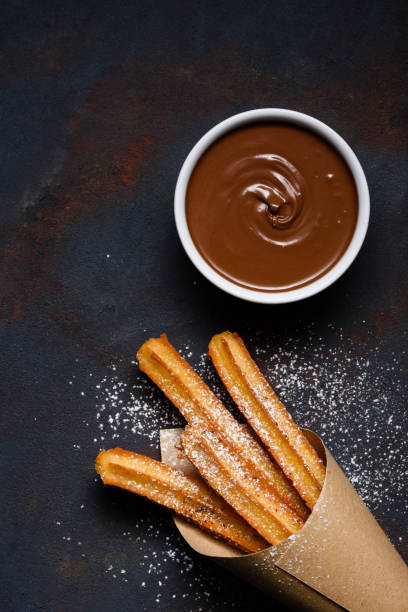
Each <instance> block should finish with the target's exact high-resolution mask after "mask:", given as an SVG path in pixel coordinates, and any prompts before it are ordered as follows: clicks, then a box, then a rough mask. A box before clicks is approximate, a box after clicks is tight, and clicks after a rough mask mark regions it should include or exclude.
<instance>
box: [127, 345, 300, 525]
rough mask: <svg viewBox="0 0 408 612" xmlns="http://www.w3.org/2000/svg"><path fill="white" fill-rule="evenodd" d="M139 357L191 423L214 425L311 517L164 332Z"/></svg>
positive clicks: (288, 500) (293, 504) (272, 484)
mask: <svg viewBox="0 0 408 612" xmlns="http://www.w3.org/2000/svg"><path fill="white" fill-rule="evenodd" d="M137 356H138V359H139V366H140V369H141V370H142V371H143V372H145V373H146V374H147V375H148V376H150V378H151V379H152V380H153V381H154V382H155V383H156V384H157V385H158V386H159V387H160V388H161V389H162V391H163V392H164V393H165V395H166V396H167V397H168V398H169V399H170V400H171V401H172V402H173V403H174V404H175V406H176V407H177V408H178V409H179V410H180V412H181V413H182V414H183V416H184V417H185V418H186V420H187V421H188V422H189V423H190V424H192V425H198V426H201V427H205V428H211V429H213V430H214V431H216V432H217V433H218V434H219V435H220V436H221V437H222V438H223V439H225V440H228V442H229V444H230V445H231V446H232V447H233V449H234V450H235V452H236V453H237V454H241V455H245V461H246V462H247V463H248V464H249V465H250V467H251V470H252V471H253V472H254V473H255V474H257V475H258V476H259V477H260V478H263V479H265V480H266V481H267V482H268V484H269V486H270V487H272V488H273V489H274V490H275V492H276V494H277V495H279V497H280V498H281V499H282V500H283V501H284V502H285V503H286V504H287V505H288V506H290V507H291V508H292V509H293V510H294V511H295V512H296V513H297V514H298V515H299V516H300V517H301V518H302V519H303V520H305V519H306V518H307V516H308V514H309V512H308V510H307V508H306V507H305V505H304V503H303V501H302V500H301V499H300V497H299V495H298V493H297V492H296V490H295V489H294V488H293V486H292V484H291V483H290V482H288V480H287V479H286V478H285V476H284V474H283V473H282V470H281V469H280V468H279V466H277V465H276V464H275V463H273V462H272V461H271V459H270V458H269V457H268V456H267V454H266V453H265V452H264V450H263V448H262V447H261V446H260V445H259V443H258V442H257V441H256V440H255V439H254V438H253V436H251V434H250V433H249V432H248V431H247V430H245V429H244V428H242V426H241V425H240V424H239V423H238V422H237V421H236V420H235V419H234V417H233V416H232V415H231V414H230V412H229V411H228V410H227V409H226V408H225V406H224V405H223V404H222V402H221V401H220V400H219V399H218V398H217V397H216V396H215V395H214V393H213V392H212V391H211V390H210V389H209V388H208V387H207V385H206V384H205V383H204V382H203V381H202V380H201V378H200V377H199V376H198V375H197V374H196V372H194V370H193V369H192V368H191V366H190V365H189V364H188V363H187V362H186V361H185V360H184V359H183V358H182V357H181V355H180V354H179V353H178V352H177V351H176V350H175V348H174V347H173V346H172V345H171V344H170V343H169V341H168V339H167V337H166V336H165V335H164V334H163V335H162V336H161V337H160V338H151V339H150V340H148V341H147V342H145V344H144V345H143V346H142V347H141V349H140V350H139V351H138V354H137Z"/></svg>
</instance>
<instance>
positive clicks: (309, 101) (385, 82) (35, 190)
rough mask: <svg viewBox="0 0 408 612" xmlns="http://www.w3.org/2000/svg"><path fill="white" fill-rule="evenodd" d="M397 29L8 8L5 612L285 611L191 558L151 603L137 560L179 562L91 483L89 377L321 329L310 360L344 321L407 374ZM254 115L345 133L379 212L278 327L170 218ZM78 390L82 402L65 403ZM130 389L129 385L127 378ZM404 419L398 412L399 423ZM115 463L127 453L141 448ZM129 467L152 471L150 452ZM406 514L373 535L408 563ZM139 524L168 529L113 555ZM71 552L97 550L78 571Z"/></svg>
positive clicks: (400, 407) (332, 13)
mask: <svg viewBox="0 0 408 612" xmlns="http://www.w3.org/2000/svg"><path fill="white" fill-rule="evenodd" d="M406 31H407V8H406V3H405V2H394V3H388V2H375V3H372V2H366V1H363V2H359V3H355V2H342V3H328V2H312V3H306V2H299V1H285V2H283V1H282V2H276V1H272V2H256V3H252V4H250V3H248V2H241V1H236V2H206V3H199V4H197V3H190V2H189V3H187V2H177V3H171V2H165V1H159V2H155V3H150V2H116V3H114V2H91V1H84V2H81V3H77V2H17V1H11V2H8V3H6V4H4V6H2V8H1V24H0V41H1V42H0V49H1V61H0V83H1V87H0V153H1V164H0V173H1V180H0V202H1V206H0V223H1V225H0V235H1V248H2V251H1V258H2V262H1V268H0V275H1V279H0V292H1V300H0V304H1V320H2V326H1V331H0V334H1V347H2V350H1V356H0V366H1V368H0V371H1V374H2V386H1V389H2V395H3V397H2V401H1V413H2V420H1V425H2V443H1V453H2V455H3V457H2V471H1V478H2V506H3V509H2V520H1V525H2V527H3V528H4V533H3V536H2V545H1V555H2V558H1V574H2V579H1V582H2V588H1V591H2V592H1V594H0V602H1V606H0V607H1V609H2V610H5V611H10V612H11V611H14V612H20V611H21V612H22V611H24V612H26V611H27V612H28V611H32V612H34V611H36V612H39V611H47V612H48V611H58V612H62V611H70V610H89V611H91V610H95V611H96V610H98V611H106V612H113V611H114V610H123V611H124V612H125V611H132V612H133V611H139V610H156V609H157V610H169V611H170V610H192V611H194V612H198V611H200V610H202V611H203V612H204V611H205V612H210V611H211V612H216V611H219V610H224V609H231V608H234V609H236V610H240V611H244V610H251V609H253V607H254V601H256V606H257V609H258V610H265V611H266V610H280V609H283V608H280V607H279V606H278V605H277V604H276V605H275V604H274V603H273V602H271V601H270V600H268V599H267V598H265V597H264V596H263V595H262V594H260V593H258V592H255V591H253V590H252V589H251V588H250V587H248V586H247V585H242V584H240V583H239V582H238V581H237V580H235V579H234V578H233V577H232V576H229V575H228V574H226V573H224V572H222V571H221V570H220V569H217V568H216V567H213V566H212V565H209V564H206V563H204V562H203V561H201V560H200V559H198V558H197V557H196V556H193V562H194V566H193V569H192V570H191V571H189V572H185V573H183V574H181V573H180V571H179V566H177V565H176V564H174V563H173V564H171V565H169V568H168V572H167V573H168V579H167V581H166V584H167V585H168V586H167V587H166V588H161V589H160V592H161V596H160V598H159V602H157V601H156V596H157V589H156V585H155V584H154V581H153V579H152V580H150V582H148V584H147V587H146V588H144V589H143V588H141V587H140V584H141V582H142V581H143V580H145V579H146V575H147V569H146V567H145V566H141V565H140V563H141V560H142V559H143V555H144V554H146V555H150V554H151V551H152V550H155V551H159V552H160V551H165V550H166V548H167V547H169V546H172V547H174V546H178V547H179V550H181V551H182V552H183V551H185V552H187V547H185V546H184V544H183V543H182V542H181V541H180V539H179V538H178V536H177V534H176V533H175V531H174V528H173V527H172V525H171V520H170V518H169V516H168V515H167V514H166V513H164V512H163V511H162V510H160V509H157V508H155V507H152V505H151V504H149V503H147V502H144V501H140V500H135V499H133V498H131V497H130V496H126V495H124V494H121V493H116V492H104V491H103V490H102V487H101V486H100V485H99V483H96V482H95V481H94V473H93V468H92V466H93V462H94V458H95V453H96V446H95V445H94V444H91V440H92V431H91V432H90V429H91V430H92V428H94V427H96V425H94V413H95V405H94V401H93V399H92V398H93V397H94V395H92V393H93V389H94V386H93V384H92V381H91V380H90V379H89V372H93V373H94V376H95V377H96V378H99V379H100V378H102V377H103V376H104V374H105V372H106V367H107V365H108V364H110V363H111V362H118V361H120V360H121V359H122V360H123V361H124V363H125V364H130V361H131V359H132V358H133V356H134V354H135V352H136V350H137V348H138V347H139V346H140V345H141V344H142V342H144V340H145V339H146V338H147V337H149V336H151V335H157V334H159V333H162V332H163V331H166V332H167V333H168V334H169V336H170V338H171V339H172V340H173V341H174V343H175V344H176V345H177V346H183V345H185V344H186V343H189V344H190V346H191V347H192V349H193V350H194V352H195V354H196V355H197V354H200V353H202V352H203V351H204V350H205V348H206V346H207V344H208V341H209V339H210V337H211V335H212V334H213V333H215V332H217V331H221V330H222V329H224V328H230V329H236V330H239V331H240V333H241V335H243V336H244V337H246V336H251V335H253V334H255V333H256V332H261V333H262V336H263V337H268V338H274V341H275V343H276V344H277V346H283V345H284V344H285V342H286V339H287V337H288V336H290V335H291V333H292V332H293V330H294V329H296V330H297V331H296V333H297V335H298V337H299V334H300V338H301V337H302V329H305V330H306V329H307V326H308V324H309V323H312V322H313V323H314V324H315V336H316V341H317V339H318V337H319V335H322V336H323V337H324V339H325V341H326V342H327V343H329V344H330V342H333V343H335V340H334V339H332V338H331V337H330V336H329V334H328V331H327V324H328V323H330V322H333V323H334V324H335V325H336V326H337V327H339V328H342V329H343V330H344V334H345V336H346V337H347V338H352V339H353V341H354V342H355V344H356V346H359V345H360V344H361V355H362V356H363V355H364V354H365V351H366V346H367V342H371V343H374V344H375V343H381V345H382V347H383V349H382V350H383V355H384V358H386V357H387V355H391V354H392V353H393V352H395V353H396V354H397V355H399V359H400V363H401V371H403V368H404V367H405V366H406V356H405V354H403V353H402V351H403V350H404V349H405V346H406V345H405V339H406V335H405V327H406V320H407V319H406V314H407V311H406V297H407V280H406V254H407V226H406V220H407V206H406V205H407V173H406V168H407V161H408V160H407V151H406V142H407V110H406V109H407V106H406V105H407V96H406V89H405V88H404V84H405V82H406V74H407V59H408V52H407V43H406ZM264 106H271V107H274V106H275V107H284V108H292V109H295V110H300V111H303V112H306V113H310V114H312V115H314V116H316V117H318V118H319V119H321V120H323V121H325V122H326V123H328V124H329V125H331V126H332V127H333V128H334V129H336V130H337V131H339V132H340V133H341V134H342V135H343V136H344V138H345V139H346V140H347V141H348V142H349V144H350V145H351V146H352V147H353V149H354V150H355V152H356V153H357V155H358V157H359V158H360V160H361V162H362V165H363V167H364V169H365V171H366V174H367V178H368V182H369V186H370V191H371V196H372V206H373V214H372V221H371V224H370V228H369V232H368V236H367V240H366V242H365V244H364V247H363V249H362V251H361V254H360V256H359V257H358V259H357V261H356V262H355V263H354V265H353V266H352V267H351V269H350V270H349V271H348V272H347V273H346V274H345V275H344V277H343V278H342V279H340V280H339V281H338V282H337V283H336V284H335V285H334V286H333V287H332V288H330V289H328V290H327V291H326V292H325V293H324V294H322V295H320V296H316V297H315V298H313V299H310V300H309V301H306V302H303V303H299V304H292V305H289V306H285V307H279V308H268V307H262V306H259V305H255V304H245V303H241V302H239V301H237V300H235V299H233V298H231V297H229V296H227V295H224V294H222V293H221V292H220V291H218V290H217V289H215V288H214V287H212V286H210V285H209V284H208V283H207V282H206V281H205V280H204V279H203V278H201V277H200V276H199V274H198V273H197V272H196V270H195V269H194V268H193V267H192V265H191V264H190V263H189V261H188V259H187V257H186V256H185V254H184V252H183V251H182V248H181V246H180V244H179V242H178V239H177V235H176V230H175V226H174V222H173V212H172V198H173V191H174V186H175V181H176V178H177V173H178V170H179V168H180V166H181V164H182V161H183V159H184V158H185V156H186V155H187V153H188V151H189V150H190V148H191V147H192V145H193V144H194V143H195V141H196V140H197V139H198V138H199V137H200V136H201V135H202V134H203V133H204V132H205V131H206V130H207V129H209V128H210V127H211V126H212V125H214V124H215V123H217V122H218V121H219V120H221V119H224V118H226V117H227V116H229V115H232V114H234V113H236V112H240V111H243V110H247V109H250V108H257V107H264ZM107 253H108V254H110V258H107V257H106V254H107ZM363 321H364V322H365V323H364V325H363ZM367 329H369V330H370V334H369V337H368V335H367V332H366V331H365V330H367ZM304 333H305V335H306V331H305V332H304ZM73 376H75V377H76V379H75V380H76V381H80V382H78V383H77V384H76V385H72V386H70V385H68V384H67V382H68V381H69V380H71V379H72V377H73ZM137 376H139V375H138V374H137V371H136V369H135V367H134V366H133V367H131V366H130V365H123V367H122V369H121V377H122V379H125V380H133V379H134V378H135V377H137ZM78 385H80V388H81V389H82V390H83V392H84V396H81V395H80V394H79V393H78ZM406 399H407V398H404V397H397V398H395V403H394V404H393V406H392V409H393V410H396V411H404V410H405V409H406ZM387 410H391V408H390V405H388V408H387ZM387 416H388V415H385V417H384V418H386V417H387ZM84 421H87V422H89V423H90V425H89V427H88V428H87V427H85V426H84ZM164 425H165V424H164ZM306 425H307V424H306ZM400 433H401V437H400V438H396V440H395V444H396V445H397V447H398V444H401V442H402V440H403V436H406V430H402V431H401V432H400ZM356 435H357V434H356ZM74 444H78V445H79V446H80V449H79V450H74V449H73V445H74ZM119 444H121V445H122V446H124V447H129V448H134V439H133V438H132V436H131V434H130V433H129V434H128V437H127V438H126V437H125V438H124V439H120V440H119ZM137 450H139V451H140V452H147V453H152V450H151V448H150V447H149V446H148V445H147V444H146V448H138V449H137ZM333 452H334V454H336V448H334V449H333ZM379 452H380V449H379ZM390 481H391V483H392V475H390ZM391 486H392V485H391ZM82 504H84V505H85V509H84V510H83V509H80V506H81V505H82ZM405 506H406V503H405V504H400V505H398V504H396V505H395V508H394V509H393V512H392V514H391V515H389V514H388V515H387V517H386V520H385V519H384V517H383V515H382V513H381V510H378V511H377V514H376V516H377V518H379V519H380V520H382V519H384V520H383V523H384V526H385V528H386V529H387V532H388V533H389V535H390V537H391V539H392V541H393V543H394V544H395V545H396V546H398V547H399V550H400V552H401V553H402V554H403V555H404V556H405V558H407V557H408V548H407V547H408V544H407V532H406V527H405V531H404V532H401V531H400V530H401V529H403V527H402V517H403V516H404V510H405ZM135 515H137V516H138V518H139V519H140V518H145V519H146V520H147V519H148V518H149V517H151V516H152V515H153V516H154V517H155V518H156V519H157V522H158V524H159V526H161V528H160V531H159V532H158V533H156V534H153V535H152V536H151V537H150V536H149V537H148V538H147V541H146V543H145V544H138V545H137V546H136V545H135V544H134V543H132V542H131V541H130V540H129V541H128V540H126V538H123V536H122V534H123V532H126V531H128V530H130V529H132V532H134V517H135ZM57 521H59V522H61V523H62V525H63V530H62V531H61V529H59V528H58V525H57V524H56V522H57ZM393 525H397V527H398V526H399V527H398V528H395V529H394V530H393V527H392V526H393ZM62 535H63V536H72V537H73V538H74V539H75V541H82V540H84V542H85V540H86V542H87V548H86V551H84V552H85V553H86V557H82V556H81V554H80V553H79V552H78V550H77V549H76V548H75V547H74V546H72V545H69V544H68V543H67V541H65V540H63V539H62ZM165 535H169V536H170V544H169V543H168V542H167V541H166V540H165ZM401 536H402V538H401ZM400 538H401V539H400ZM123 555H125V557H123ZM112 559H114V560H115V561H116V563H118V562H119V561H120V559H126V567H127V568H132V573H131V575H128V579H129V581H128V582H127V583H126V582H124V581H123V580H119V579H117V580H113V579H112V577H111V576H110V575H109V572H108V573H105V569H106V567H107V565H108V564H109V563H110V560H112ZM219 584H221V585H222V588H221V589H219V588H218V586H217V585H219ZM173 594H176V595H177V596H178V597H176V598H173V597H172V595H173ZM182 595H184V598H182V599H181V597H182Z"/></svg>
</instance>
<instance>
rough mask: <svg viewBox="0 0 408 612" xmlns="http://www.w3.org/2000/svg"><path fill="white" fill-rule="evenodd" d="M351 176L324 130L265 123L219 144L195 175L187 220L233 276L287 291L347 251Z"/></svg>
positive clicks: (211, 259) (215, 261)
mask: <svg viewBox="0 0 408 612" xmlns="http://www.w3.org/2000/svg"><path fill="white" fill-rule="evenodd" d="M357 212H358V199H357V191H356V187H355V183H354V180H353V177H352V175H351V173H350V170H349V168H348V166H347V165H346V163H345V161H344V160H343V158H342V157H341V155H340V154H339V153H337V151H336V150H335V149H334V148H333V147H331V145H329V144H328V143H327V142H326V141H325V140H323V139H322V138H320V137H319V136H317V135H315V134H313V133H312V132H309V131H308V130H305V129H303V128H300V127H296V126H294V125H290V124H284V123H272V122H271V123H258V124H252V125H249V126H246V127H243V128H240V129H237V130H235V131H233V132H230V133H229V134H226V135H225V136H223V137H222V138H220V139H219V140H218V141H217V142H215V143H214V144H213V145H212V146H211V147H210V148H209V149H208V150H207V151H206V152H205V153H204V155H203V156H202V158H201V159H200V160H199V162H198V164H197V166H196V167H195V169H194V170H193V173H192V175H191V178H190V181H189V185H188V189H187V198H186V214H187V223H188V227H189V230H190V233H191V236H192V239H193V241H194V243H195V245H196V247H197V248H198V250H199V252H200V253H201V255H202V256H203V257H204V259H205V260H206V261H207V262H208V263H209V265H210V266H212V267H213V268H214V269H215V270H217V272H219V273H220V274H222V275H223V276H224V277H225V278H228V279H229V280H231V281H232V282H234V283H236V284H238V285H241V286H244V287H248V288H251V289H258V290H262V291H265V290H266V291H283V290H288V289H295V288H298V287H301V286H303V285H307V284H309V283H311V282H312V281H314V280H316V279H317V278H319V277H320V276H322V275H323V274H325V272H327V271H328V270H329V269H330V268H332V267H333V266H334V265H335V264H336V263H337V261H338V260H339V259H340V258H341V256H342V255H343V253H344V252H345V250H346V249H347V247H348V245H349V243H350V241H351V238H352V236H353V233H354V229H355V226H356V222H357Z"/></svg>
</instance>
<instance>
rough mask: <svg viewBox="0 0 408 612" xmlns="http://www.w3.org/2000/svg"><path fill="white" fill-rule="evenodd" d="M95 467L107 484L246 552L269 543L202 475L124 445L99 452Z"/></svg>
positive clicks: (255, 550)
mask: <svg viewBox="0 0 408 612" xmlns="http://www.w3.org/2000/svg"><path fill="white" fill-rule="evenodd" d="M95 469H96V471H97V472H98V474H100V476H101V478H102V480H103V482H104V484H106V485H114V486H116V487H120V488H122V489H127V490H128V491H131V492H133V493H137V494H138V495H142V496H144V497H148V498H149V499H151V500H152V501H154V502H156V503H158V504H161V505H162V506H166V507H167V508H170V509H171V510H173V511H174V512H176V513H177V514H180V515H181V516H183V517H185V518H186V519H188V520H189V521H191V522H194V523H196V524H198V525H199V526H200V527H201V528H202V529H204V530H206V531H209V532H210V533H212V534H213V535H215V536H217V537H220V538H223V539H225V540H227V541H228V542H229V543H230V544H232V545H233V546H235V547H236V548H239V549H240V550H242V551H244V552H257V551H259V550H263V549H264V548H265V547H266V546H267V543H266V541H265V540H263V539H262V538H261V537H260V536H259V535H258V534H257V533H255V532H254V530H253V529H252V528H251V527H250V526H249V525H247V523H245V521H243V520H242V519H241V517H239V516H238V515H237V514H236V512H235V511H234V510H233V509H232V508H230V507H229V506H228V505H227V504H226V503H224V501H223V500H222V499H221V498H220V497H218V495H217V494H215V493H214V492H213V491H211V489H209V487H208V486H207V485H206V484H205V482H203V481H201V479H199V478H194V477H192V476H187V475H186V474H184V473H183V472H180V471H179V470H176V469H174V468H172V467H170V466H168V465H166V464H164V463H161V462H160V461H155V460H154V459H151V458H150V457H145V456H144V455H138V454H136V453H132V452H130V451H126V450H123V449H121V448H114V449H111V450H108V451H102V452H101V453H99V455H98V457H97V459H96V464H95Z"/></svg>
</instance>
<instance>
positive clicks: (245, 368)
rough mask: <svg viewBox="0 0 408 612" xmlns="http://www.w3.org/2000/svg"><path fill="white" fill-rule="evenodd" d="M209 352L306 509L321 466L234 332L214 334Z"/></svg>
mask: <svg viewBox="0 0 408 612" xmlns="http://www.w3.org/2000/svg"><path fill="white" fill-rule="evenodd" d="M209 355H210V357H211V359H212V362H213V364H214V366H215V368H216V369H217V371H218V374H219V375H220V378H221V380H222V381H223V383H224V384H225V386H226V388H227V390H228V392H229V393H230V395H231V397H232V398H233V399H234V401H235V403H236V404H237V406H238V408H239V409H240V410H241V412H242V413H243V415H244V416H245V418H246V419H247V420H248V422H249V423H250V425H251V426H252V427H253V429H254V430H255V431H256V433H257V435H258V436H259V438H260V439H261V440H262V441H263V443H264V444H265V446H266V447H267V448H268V450H269V451H270V453H271V454H272V456H273V458H274V459H275V460H276V462H277V463H278V464H279V466H280V467H281V468H282V470H283V472H284V473H285V475H286V476H287V477H288V478H289V479H290V480H291V481H292V482H293V484H294V486H295V488H296V489H297V491H298V492H299V494H300V495H301V497H302V498H303V499H304V500H305V502H306V503H307V505H308V506H309V508H311V509H312V508H313V507H314V505H315V503H316V501H317V499H318V497H319V494H320V490H321V486H322V483H323V481H324V474H325V468H324V464H323V462H322V461H321V459H320V458H319V457H318V455H317V453H316V451H315V450H314V449H313V447H312V446H311V445H310V443H309V442H308V440H307V439H306V437H305V436H304V435H303V433H302V432H301V430H300V429H299V427H298V426H297V425H296V424H295V423H294V421H293V419H292V417H291V416H290V415H289V413H288V412H287V411H286V409H285V407H284V406H283V404H282V403H281V402H280V401H279V400H278V398H277V396H276V394H275V393H274V391H273V390H272V389H271V387H270V386H269V385H268V383H267V382H266V380H265V379H264V377H263V376H262V374H261V372H260V371H259V369H258V367H257V366H256V364H255V363H254V361H253V360H252V358H251V357H250V355H249V353H248V351H247V350H246V348H245V345H244V343H243V341H242V340H241V338H240V337H239V336H238V335H237V334H231V333H230V332H224V333H222V334H218V335H216V336H214V337H213V338H212V340H211V342H210V345H209Z"/></svg>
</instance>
